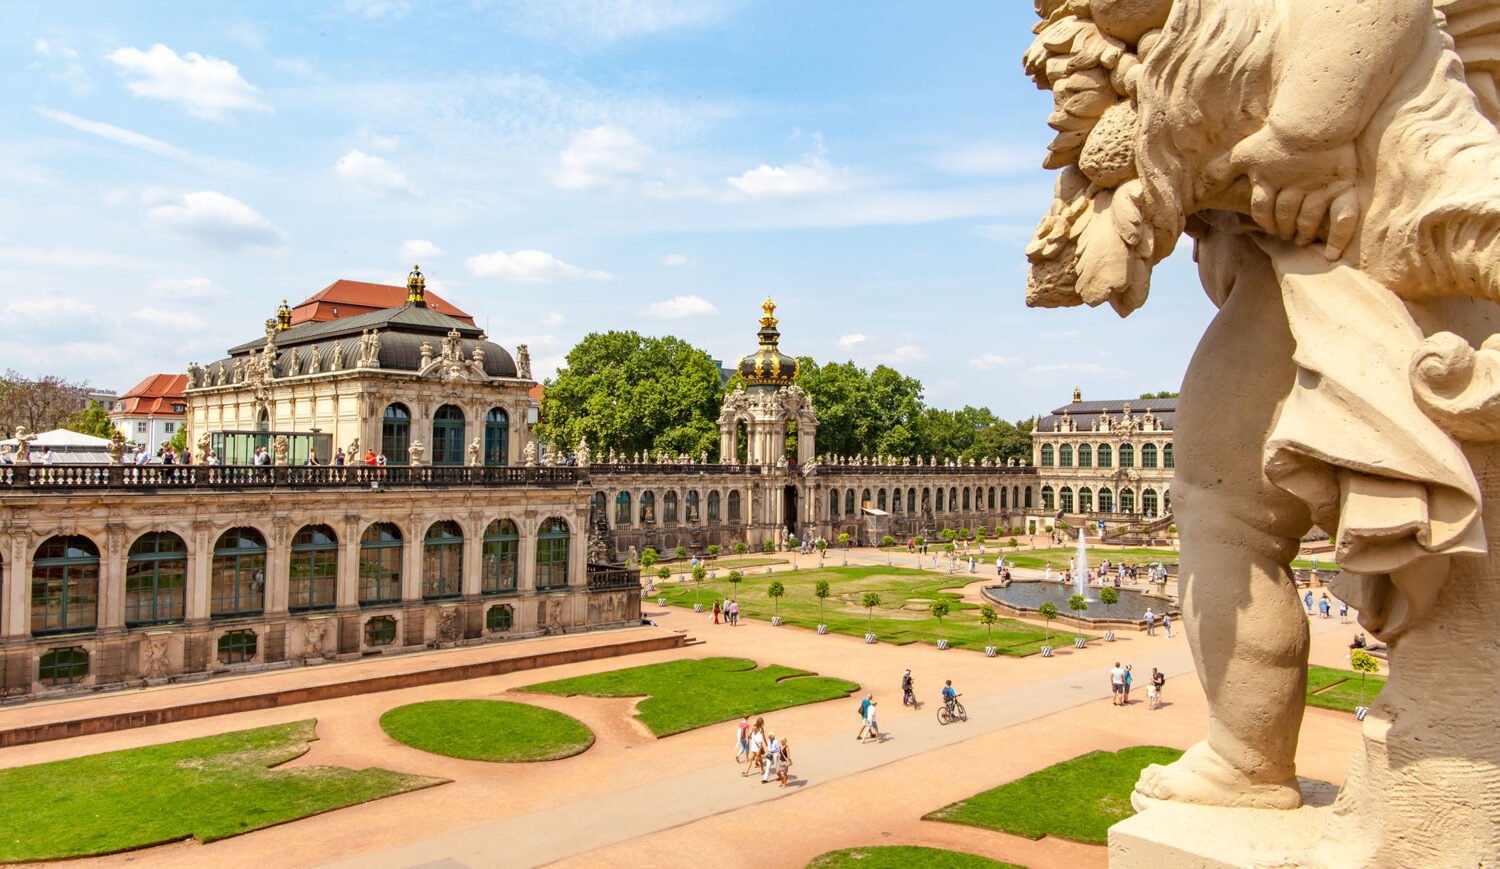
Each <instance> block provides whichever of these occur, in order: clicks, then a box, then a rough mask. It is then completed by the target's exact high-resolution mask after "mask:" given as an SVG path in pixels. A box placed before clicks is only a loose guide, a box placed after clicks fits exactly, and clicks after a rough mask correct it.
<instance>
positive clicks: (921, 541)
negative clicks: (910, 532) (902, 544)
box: [912, 534, 927, 548]
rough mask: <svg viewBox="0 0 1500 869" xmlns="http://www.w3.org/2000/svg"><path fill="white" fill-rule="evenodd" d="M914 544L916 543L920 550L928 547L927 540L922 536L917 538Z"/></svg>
mask: <svg viewBox="0 0 1500 869" xmlns="http://www.w3.org/2000/svg"><path fill="white" fill-rule="evenodd" d="M912 542H913V543H915V544H917V546H918V548H920V547H923V546H926V545H927V538H926V537H923V536H922V535H920V534H918V535H917V537H916V539H915V540H913V541H912Z"/></svg>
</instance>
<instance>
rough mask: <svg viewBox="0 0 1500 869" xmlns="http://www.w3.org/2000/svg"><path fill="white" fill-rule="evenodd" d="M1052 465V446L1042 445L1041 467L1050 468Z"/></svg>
mask: <svg viewBox="0 0 1500 869" xmlns="http://www.w3.org/2000/svg"><path fill="white" fill-rule="evenodd" d="M1052 464H1053V458H1052V445H1051V444H1042V467H1044V468H1050V467H1052Z"/></svg>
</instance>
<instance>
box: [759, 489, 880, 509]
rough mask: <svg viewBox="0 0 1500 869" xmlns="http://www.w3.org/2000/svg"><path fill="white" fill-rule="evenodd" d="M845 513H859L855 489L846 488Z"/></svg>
mask: <svg viewBox="0 0 1500 869" xmlns="http://www.w3.org/2000/svg"><path fill="white" fill-rule="evenodd" d="M735 494H736V495H738V494H739V493H738V492H736V493H735ZM844 515H845V516H855V515H858V514H856V513H855V512H854V490H853V489H845V490H844Z"/></svg>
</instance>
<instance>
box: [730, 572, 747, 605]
mask: <svg viewBox="0 0 1500 869" xmlns="http://www.w3.org/2000/svg"><path fill="white" fill-rule="evenodd" d="M744 581H745V574H743V573H741V572H740V571H738V570H731V571H729V587H730V588H732V589H734V599H735V600H739V599H740V583H742V582H744Z"/></svg>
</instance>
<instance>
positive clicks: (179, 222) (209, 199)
mask: <svg viewBox="0 0 1500 869" xmlns="http://www.w3.org/2000/svg"><path fill="white" fill-rule="evenodd" d="M146 216H147V217H148V218H149V219H150V221H151V222H152V223H154V224H155V225H156V226H157V227H158V228H159V229H163V230H166V231H168V232H172V233H175V234H177V235H180V236H183V237H186V238H191V239H195V240H197V241H200V242H202V243H204V244H206V245H208V246H210V247H214V248H219V249H221V250H237V249H241V248H271V249H274V248H279V247H281V246H282V245H283V244H285V243H286V233H284V232H282V231H281V230H280V229H278V228H277V227H276V225H275V224H273V223H271V221H269V220H267V219H266V217H265V215H263V214H261V213H260V212H258V211H256V210H255V209H253V208H251V207H250V206H248V205H246V204H245V203H243V202H241V201H239V200H238V199H235V198H233V197H231V196H225V195H224V194H222V193H218V192H216V191H213V190H203V191H199V192H196V193H187V194H184V195H183V196H180V197H177V198H176V199H174V200H172V201H169V202H165V203H163V204H161V205H157V206H154V207H152V208H150V209H149V210H148V211H147V212H146Z"/></svg>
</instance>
